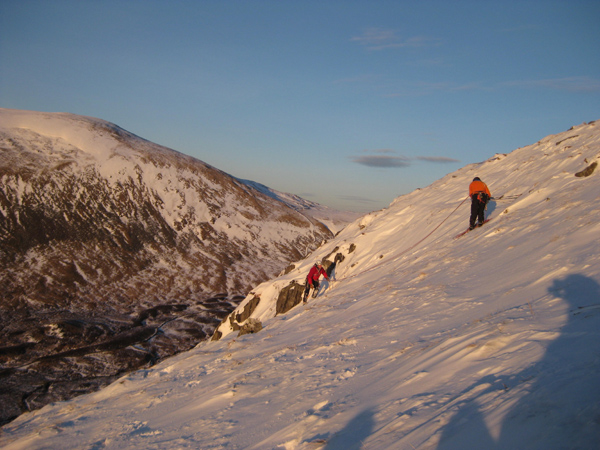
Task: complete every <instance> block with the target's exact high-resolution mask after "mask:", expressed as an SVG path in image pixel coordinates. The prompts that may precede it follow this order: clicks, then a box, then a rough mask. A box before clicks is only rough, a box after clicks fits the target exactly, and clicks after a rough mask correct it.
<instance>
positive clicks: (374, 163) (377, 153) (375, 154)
mask: <svg viewBox="0 0 600 450" xmlns="http://www.w3.org/2000/svg"><path fill="white" fill-rule="evenodd" d="M363 153H364V154H363V155H359V156H353V157H351V158H350V159H351V161H352V162H355V163H357V164H361V165H363V166H367V167H378V168H383V169H387V168H392V167H407V166H410V160H409V159H408V158H406V157H404V156H400V155H395V152H394V151H393V150H387V149H384V150H365V151H364V152H363Z"/></svg>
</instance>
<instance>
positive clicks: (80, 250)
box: [0, 109, 332, 424]
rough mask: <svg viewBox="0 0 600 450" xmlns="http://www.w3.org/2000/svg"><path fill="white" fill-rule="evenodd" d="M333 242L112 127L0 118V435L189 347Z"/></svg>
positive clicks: (308, 221)
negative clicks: (254, 293)
mask: <svg viewBox="0 0 600 450" xmlns="http://www.w3.org/2000/svg"><path fill="white" fill-rule="evenodd" d="M331 237H332V233H331V232H330V231H329V229H327V227H325V226H324V225H323V224H322V223H321V222H319V221H317V220H315V219H312V218H310V217H309V218H307V217H306V215H303V214H300V213H299V212H297V211H295V210H294V209H292V208H290V207H288V206H287V205H286V204H285V203H283V202H281V201H278V200H277V199H275V198H273V197H272V196H268V195H265V194H264V193H261V192H260V191H258V190H256V189H254V188H253V187H251V186H249V185H248V184H244V183H243V182H241V181H240V180H237V179H235V178H233V177H231V176H229V175H228V174H226V173H224V172H222V171H219V170H217V169H215V168H213V167H211V166H209V165H207V164H205V163H203V162H201V161H198V160H196V159H194V158H191V157H188V156H185V155H182V154H180V153H178V152H175V151H173V150H170V149H167V148H164V147H161V146H159V145H156V144H153V143H151V142H148V141H145V140H143V139H141V138H139V137H137V136H135V135H133V134H131V133H129V132H127V131H125V130H123V129H121V128H119V127H117V126H115V125H113V124H110V123H108V122H104V121H101V120H98V119H92V118H87V117H81V116H74V115H70V114H46V113H33V112H24V111H11V110H5V109H0V404H2V407H0V424H1V423H3V422H6V421H8V420H11V419H12V418H14V417H15V416H16V415H18V414H20V413H21V412H22V411H25V410H29V409H35V408H37V407H40V406H43V405H44V404H46V403H48V402H51V401H55V400H62V399H66V398H69V397H70V396H73V395H76V394H78V393H83V392H88V391H89V390H93V389H96V388H98V387H99V386H102V385H104V384H106V383H108V382H110V381H112V380H114V379H115V377H117V376H119V375H121V374H122V373H123V372H126V371H128V370H132V369H135V368H138V367H141V366H144V365H146V364H153V363H154V362H156V361H158V360H160V359H162V358H164V357H167V356H170V355H173V354H174V353H177V352H179V351H181V350H185V349H189V348H191V347H192V346H194V345H195V344H196V343H198V341H200V340H203V339H205V338H207V337H208V336H210V335H212V333H213V331H214V329H215V328H216V326H217V325H218V324H219V323H220V321H221V320H222V319H223V318H225V317H226V316H227V315H228V314H229V313H230V312H231V311H232V310H233V309H234V308H235V307H236V306H237V304H238V303H239V302H240V301H241V300H242V299H243V298H244V296H245V294H246V293H247V292H248V291H249V290H250V289H251V288H252V287H253V286H255V285H257V284H259V283H261V282H263V281H265V280H266V279H268V278H270V277H272V276H274V275H276V274H277V273H279V272H280V271H281V270H283V269H284V268H285V267H286V266H287V265H288V264H289V263H290V262H291V261H295V260H298V259H300V258H302V257H303V256H305V254H306V252H309V251H312V250H314V249H315V248H316V247H318V246H319V245H320V244H321V243H322V242H323V241H325V240H327V239H329V238H331Z"/></svg>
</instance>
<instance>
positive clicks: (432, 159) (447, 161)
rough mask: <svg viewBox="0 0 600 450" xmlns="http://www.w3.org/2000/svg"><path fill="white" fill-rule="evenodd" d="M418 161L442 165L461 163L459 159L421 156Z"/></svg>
mask: <svg viewBox="0 0 600 450" xmlns="http://www.w3.org/2000/svg"><path fill="white" fill-rule="evenodd" d="M416 159H418V160H419V161H425V162H431V163H442V164H450V163H457V162H460V161H459V160H458V159H454V158H447V157H445V156H419V157H417V158H416Z"/></svg>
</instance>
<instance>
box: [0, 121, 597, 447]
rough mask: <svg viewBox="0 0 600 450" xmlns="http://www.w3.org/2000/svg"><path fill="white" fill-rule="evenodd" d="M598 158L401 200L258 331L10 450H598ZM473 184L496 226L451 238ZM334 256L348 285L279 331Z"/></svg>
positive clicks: (367, 224)
mask: <svg viewBox="0 0 600 450" xmlns="http://www.w3.org/2000/svg"><path fill="white" fill-rule="evenodd" d="M599 159H600V130H599V128H598V125H597V124H596V123H593V122H592V123H589V124H583V125H580V126H576V127H573V128H572V129H570V130H568V131H566V132H563V133H560V134H557V135H553V136H548V137H546V138H544V139H542V140H541V141H539V142H537V143H535V144H533V145H529V146H527V147H524V148H520V149H518V150H515V151H513V152H511V153H509V154H501V155H500V154H499V155H495V156H493V157H492V158H490V159H489V160H487V161H485V162H482V163H480V164H472V165H469V166H466V167H464V168H463V169H460V170H458V171H457V172H455V173H452V174H449V175H448V176H446V177H444V178H442V179H441V180H439V181H437V182H435V183H433V184H432V185H430V186H428V187H426V188H424V189H420V190H417V191H415V192H412V193H411V194H408V195H404V196H401V197H399V198H397V199H396V200H395V201H394V202H393V203H392V204H391V205H390V207H389V208H387V209H385V210H382V211H378V212H375V213H372V214H369V215H366V216H364V217H362V218H360V219H359V220H357V221H355V222H354V223H352V224H351V225H349V226H348V227H346V228H345V229H344V230H343V231H342V232H341V233H340V234H339V235H338V236H337V237H336V238H335V239H333V240H332V241H330V242H328V243H327V244H326V245H324V246H322V247H321V248H319V249H318V250H317V251H316V252H315V253H314V254H313V255H311V256H310V257H309V258H307V259H305V260H301V261H298V262H296V263H295V264H294V268H293V269H292V270H291V271H290V272H288V273H287V274H284V275H281V276H280V277H278V278H276V279H274V280H271V281H268V282H265V283H262V284H260V285H259V286H257V287H256V288H255V289H253V291H252V293H251V294H250V295H248V297H247V298H246V299H245V300H244V301H243V302H242V303H241V304H240V305H239V307H238V311H236V312H235V313H234V315H235V314H239V313H240V312H242V311H243V310H244V309H245V308H246V307H247V305H248V304H249V303H250V302H253V303H254V308H253V310H252V311H251V313H249V314H247V318H246V320H250V319H253V320H259V321H261V323H262V325H263V329H262V331H260V332H258V333H256V334H247V335H242V336H239V335H238V333H237V332H236V330H235V327H232V322H231V320H226V321H224V322H223V323H222V324H221V326H220V327H219V330H220V333H221V335H222V337H221V339H220V340H218V341H212V342H205V343H202V344H200V345H198V346H197V347H196V348H195V349H193V350H191V351H189V352H186V353H182V354H180V355H177V356H175V357H173V358H171V359H169V360H167V361H164V362H162V363H161V364H159V365H158V366H156V367H154V368H152V369H148V370H143V371H138V372H136V373H134V374H131V375H128V376H126V377H123V378H122V379H120V380H119V381H117V382H115V383H113V384H112V385H111V386H110V387H108V388H106V389H104V390H102V391H100V392H97V393H94V394H90V395H86V396H82V397H79V398H77V399H75V400H72V401H69V402H66V403H57V404H53V405H49V406H46V407H45V408H43V409H42V410H39V411H36V412H33V413H28V414H24V415H23V416H21V417H20V418H19V419H17V420H15V421H14V422H13V423H11V424H9V425H7V426H5V427H4V428H3V435H2V437H0V444H2V445H4V448H6V449H10V450H15V449H41V448H98V449H99V448H110V449H125V448H139V449H142V448H144V449H148V448H156V449H175V448H201V449H205V450H207V449H256V450H258V449H261V450H263V449H281V450H301V449H302V450H305V449H306V450H308V449H316V448H321V449H326V450H334V449H335V450H342V449H344V450H348V449H378V450H379V449H381V450H384V449H389V450H392V449H394V450H396V449H438V450H442V449H443V450H448V449H484V448H485V449H540V450H542V449H544V450H546V449H595V448H597V445H598V442H600V383H599V382H598V380H600V261H599V259H600V244H599V241H598V236H599V235H600V233H599V232H600V207H599V206H598V205H599V200H600V199H599V196H600V178H599V176H598V175H599V174H598V171H597V170H594V168H593V167H595V166H594V164H595V163H596V164H597V161H598V160H599ZM576 175H578V176H576ZM475 176H479V177H480V178H481V179H482V180H483V181H485V182H486V183H487V184H488V186H489V187H490V190H491V192H492V195H493V196H494V200H493V201H492V202H491V203H490V204H489V207H488V210H487V216H488V217H490V218H491V221H490V222H489V223H487V224H486V225H485V226H484V227H482V228H478V229H476V230H474V231H472V232H470V233H468V234H467V235H465V236H464V237H462V238H460V239H458V240H455V239H453V237H454V236H455V235H456V234H457V233H458V232H460V231H462V230H464V229H465V228H466V227H467V225H468V215H469V207H468V202H466V201H464V200H465V198H466V195H467V187H468V184H469V182H470V181H471V180H472V179H473V177H475ZM338 253H340V254H341V255H342V256H343V260H342V261H341V262H338V263H337V265H336V268H335V272H334V276H333V278H334V279H335V281H332V282H331V283H323V289H322V292H321V293H320V295H319V297H317V298H316V299H314V300H310V301H309V303H308V304H307V305H299V306H296V307H294V308H292V309H290V310H289V311H287V312H285V313H283V314H278V315H277V314H276V302H277V298H278V296H279V294H280V292H281V291H282V289H285V287H286V286H289V284H290V283H291V282H293V281H296V282H300V283H302V282H303V279H304V277H305V276H306V273H307V272H308V269H309V267H310V265H311V264H312V263H313V262H314V261H315V260H322V259H323V258H327V257H330V256H331V255H337V254H338ZM257 298H258V299H259V301H258V303H257V301H256V300H255V299H257Z"/></svg>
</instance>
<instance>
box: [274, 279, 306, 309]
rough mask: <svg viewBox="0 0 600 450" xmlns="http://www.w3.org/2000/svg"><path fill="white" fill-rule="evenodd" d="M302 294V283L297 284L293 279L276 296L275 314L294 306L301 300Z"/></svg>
mask: <svg viewBox="0 0 600 450" xmlns="http://www.w3.org/2000/svg"><path fill="white" fill-rule="evenodd" d="M303 294H304V285H302V284H298V283H297V282H296V281H295V280H294V281H292V282H291V283H290V284H289V285H287V286H286V287H284V288H283V289H282V290H281V292H280V293H279V297H277V306H276V308H275V310H276V314H283V313H286V312H288V311H289V310H290V309H292V308H293V307H294V306H296V305H297V304H299V303H300V302H301V301H302V295H303Z"/></svg>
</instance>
